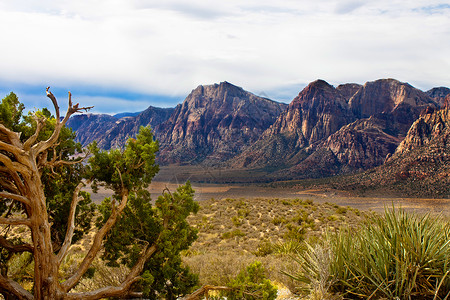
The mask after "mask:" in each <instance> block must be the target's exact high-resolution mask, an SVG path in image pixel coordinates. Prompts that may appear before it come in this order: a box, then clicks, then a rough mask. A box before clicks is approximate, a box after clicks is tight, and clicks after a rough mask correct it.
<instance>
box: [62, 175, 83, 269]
mask: <svg viewBox="0 0 450 300" xmlns="http://www.w3.org/2000/svg"><path fill="white" fill-rule="evenodd" d="M83 186H84V184H83V183H82V182H80V183H79V184H78V185H77V187H76V188H75V190H74V192H73V195H72V203H71V204H70V212H69V219H68V221H67V231H66V236H65V238H64V243H63V245H62V247H61V249H60V250H59V252H58V256H57V260H58V265H59V264H61V262H62V260H63V259H64V257H65V256H66V255H67V251H68V250H69V247H70V245H71V244H72V238H73V233H74V231H75V212H76V209H77V205H78V202H79V201H80V197H79V196H78V194H79V193H80V190H81V188H82V187H83Z"/></svg>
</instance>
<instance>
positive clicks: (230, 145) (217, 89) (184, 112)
mask: <svg viewBox="0 0 450 300" xmlns="http://www.w3.org/2000/svg"><path fill="white" fill-rule="evenodd" d="M286 106H287V105H286V104H282V103H278V102H275V101H272V100H269V99H266V98H261V97H258V96H255V95H254V94H252V93H249V92H247V91H245V90H243V89H242V88H240V87H237V86H234V85H232V84H230V83H228V82H222V83H220V84H214V85H207V86H199V87H197V88H196V89H194V90H193V91H192V92H191V93H190V94H189V96H187V98H186V99H185V100H184V102H183V103H182V104H179V105H178V106H177V107H176V108H175V111H174V112H173V114H172V115H171V117H170V118H169V119H168V120H167V121H166V122H164V123H163V124H161V125H159V126H157V127H156V132H157V137H158V139H159V141H160V144H161V148H160V154H159V160H160V162H161V163H183V164H186V163H199V162H204V163H214V162H221V161H224V160H227V159H229V158H231V157H233V156H235V155H237V154H239V153H240V152H241V151H242V150H243V149H244V148H245V147H247V146H248V145H251V144H252V143H254V142H255V141H256V140H257V139H258V138H259V137H260V135H261V134H262V132H264V130H266V129H267V128H268V127H269V126H270V125H271V124H272V123H273V122H274V121H275V119H276V118H277V117H278V116H279V115H280V113H281V112H282V111H283V110H284V109H285V108H286Z"/></svg>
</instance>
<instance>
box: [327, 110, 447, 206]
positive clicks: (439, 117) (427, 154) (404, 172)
mask: <svg viewBox="0 0 450 300" xmlns="http://www.w3.org/2000/svg"><path fill="white" fill-rule="evenodd" d="M336 183H337V187H338V188H351V189H358V190H365V191H368V192H370V191H372V190H380V189H383V190H386V191H389V192H394V193H399V194H401V195H414V196H421V197H425V196H426V197H447V198H449V197H450V188H449V187H450V108H449V107H448V106H446V107H444V108H442V109H438V110H435V109H432V108H429V109H427V110H425V111H424V112H423V113H422V114H421V116H420V117H419V118H418V119H417V120H416V121H415V122H414V123H413V125H412V126H411V128H410V130H409V131H408V134H407V135H406V137H405V139H404V140H403V141H402V142H401V143H400V145H399V146H398V148H397V149H396V151H395V153H394V154H393V155H392V156H391V157H389V158H388V159H387V161H386V163H385V164H383V165H381V166H379V167H377V168H375V169H373V170H369V171H366V172H364V173H362V174H357V175H354V176H351V177H349V178H345V180H344V181H343V182H339V181H336Z"/></svg>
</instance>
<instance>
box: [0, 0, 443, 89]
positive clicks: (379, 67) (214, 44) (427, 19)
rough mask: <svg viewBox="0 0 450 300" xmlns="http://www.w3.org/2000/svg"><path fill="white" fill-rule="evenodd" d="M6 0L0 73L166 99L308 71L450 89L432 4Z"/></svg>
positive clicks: (276, 83) (295, 79)
mask: <svg viewBox="0 0 450 300" xmlns="http://www.w3.org/2000/svg"><path fill="white" fill-rule="evenodd" d="M5 2H6V1H4V2H3V3H1V4H0V38H1V39H2V47H0V57H1V58H2V59H0V70H2V71H1V72H0V80H1V81H10V82H16V83H23V84H35V85H36V84H43V85H47V84H50V85H63V86H71V85H90V86H99V87H101V88H103V89H105V88H106V89H107V88H114V89H116V88H120V89H122V90H130V91H135V92H138V93H147V94H154V93H158V94H166V95H171V96H173V95H183V94H184V95H186V94H187V93H188V92H189V91H190V90H191V89H193V88H195V87H196V86H197V85H199V84H209V83H213V82H218V81H223V80H227V81H229V82H232V83H235V84H237V85H240V86H242V87H244V88H245V89H249V90H252V91H254V92H259V91H264V90H266V91H267V90H269V91H274V90H276V89H277V88H278V89H280V90H281V89H283V88H284V87H285V86H292V85H295V84H300V85H301V84H305V83H308V82H310V81H313V80H315V79H317V78H323V79H325V80H327V81H329V82H330V83H333V84H339V83H343V82H347V81H351V82H359V83H364V82H365V81H368V80H374V79H378V78H383V77H394V78H398V79H400V80H403V81H409V82H410V83H411V84H414V83H416V84H420V86H418V87H420V88H424V89H427V88H431V87H432V86H440V85H446V86H450V73H449V72H448V70H449V69H450V68H449V67H450V57H449V55H448V53H450V31H449V28H450V18H449V15H450V5H448V4H445V3H444V4H443V3H442V2H441V1H434V0H431V1H430V0H415V1H392V0H389V1H388V0H379V1H358V0H348V1H337V0H325V1H314V2H313V1H294V0H284V1H273V0H259V1H257V0H249V1H237V0H229V1H216V0H214V1H213V0H210V1H205V0H202V1H200V0H192V1H181V0H168V1H164V2H162V1H150V0H146V1H138V0H135V1H126V0H114V1H106V0H100V1H86V0H81V1H70V0H65V1H49V0H45V1H39V3H37V2H36V1H32V0H28V1H8V2H7V3H5ZM280 94H282V93H281V92H280Z"/></svg>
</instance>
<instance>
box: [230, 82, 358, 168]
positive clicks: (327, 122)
mask: <svg viewBox="0 0 450 300" xmlns="http://www.w3.org/2000/svg"><path fill="white" fill-rule="evenodd" d="M348 90H351V88H350V89H348ZM348 90H346V92H344V93H341V92H340V91H339V90H338V89H335V88H334V87H333V86H331V85H329V84H328V83H327V82H325V81H323V80H317V81H314V82H312V83H310V84H309V85H308V86H307V87H306V88H304V89H303V90H302V91H301V92H300V93H299V95H298V96H297V97H295V98H294V100H292V102H291V103H290V104H289V107H288V108H287V110H286V111H284V112H283V113H282V114H281V115H280V116H279V117H278V118H277V120H276V121H275V123H274V124H273V125H272V126H270V128H268V129H267V130H266V131H265V132H264V133H263V134H262V136H261V137H260V139H259V140H258V141H257V142H256V143H255V144H254V145H252V146H251V147H249V148H248V149H247V150H246V151H245V152H243V153H242V154H241V155H240V156H239V157H237V158H236V160H235V161H234V162H233V164H234V165H235V166H239V167H261V166H267V165H273V166H278V167H282V166H288V165H294V164H296V163H298V162H299V161H301V160H302V159H304V155H305V151H308V147H309V146H311V145H313V144H314V143H317V142H319V141H321V140H323V139H325V138H327V137H328V136H330V135H331V134H333V133H334V132H336V131H338V130H339V129H340V128H341V127H342V126H344V125H347V124H349V123H350V122H352V121H354V120H355V117H354V116H353V114H352V112H351V111H350V110H349V108H348V103H347V101H348V100H347V99H348V96H349V95H348V94H349V92H348Z"/></svg>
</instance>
